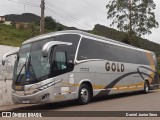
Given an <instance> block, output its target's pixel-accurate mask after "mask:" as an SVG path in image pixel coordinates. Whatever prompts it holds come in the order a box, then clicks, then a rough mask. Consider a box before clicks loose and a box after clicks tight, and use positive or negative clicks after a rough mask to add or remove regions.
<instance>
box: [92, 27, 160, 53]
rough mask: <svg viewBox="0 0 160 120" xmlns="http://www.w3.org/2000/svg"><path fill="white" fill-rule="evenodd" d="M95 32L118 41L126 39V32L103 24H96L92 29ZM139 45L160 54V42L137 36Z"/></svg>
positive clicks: (137, 44)
mask: <svg viewBox="0 0 160 120" xmlns="http://www.w3.org/2000/svg"><path fill="white" fill-rule="evenodd" d="M90 32H91V33H93V34H96V35H100V36H104V37H107V38H110V39H114V40H117V41H121V42H122V41H123V40H124V39H125V36H126V34H125V33H123V32H120V31H117V30H115V29H112V28H109V27H105V26H102V25H99V24H97V25H95V27H94V28H93V30H92V31H90ZM133 45H134V44H133ZM134 46H137V47H140V48H142V49H146V50H149V51H153V52H155V53H156V54H157V55H158V56H160V44H157V43H154V42H151V41H149V40H147V39H143V38H139V37H137V38H136V45H134Z"/></svg>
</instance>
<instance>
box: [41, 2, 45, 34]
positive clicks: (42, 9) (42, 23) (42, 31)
mask: <svg viewBox="0 0 160 120" xmlns="http://www.w3.org/2000/svg"><path fill="white" fill-rule="evenodd" d="M44 4H45V2H44V0H41V5H40V7H41V21H40V33H41V34H44V32H45V28H44V26H45V25H44V24H45V23H44V9H45V5H44Z"/></svg>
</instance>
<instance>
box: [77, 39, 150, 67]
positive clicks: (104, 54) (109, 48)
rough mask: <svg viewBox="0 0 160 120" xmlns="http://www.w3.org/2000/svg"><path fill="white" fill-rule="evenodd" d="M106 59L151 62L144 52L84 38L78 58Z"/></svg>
mask: <svg viewBox="0 0 160 120" xmlns="http://www.w3.org/2000/svg"><path fill="white" fill-rule="evenodd" d="M85 59H105V60H109V61H118V62H126V63H135V64H149V63H148V60H147V58H146V56H145V53H144V52H141V51H136V50H132V49H128V48H124V47H120V46H115V45H111V44H108V43H103V42H98V41H94V40H91V39H87V38H83V39H82V41H81V43H80V47H79V51H78V56H77V60H85Z"/></svg>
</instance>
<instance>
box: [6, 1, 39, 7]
mask: <svg viewBox="0 0 160 120" xmlns="http://www.w3.org/2000/svg"><path fill="white" fill-rule="evenodd" d="M8 1H11V2H15V3H20V4H25V5H29V6H33V7H39V6H38V5H36V4H31V3H29V2H22V1H15V0H8Z"/></svg>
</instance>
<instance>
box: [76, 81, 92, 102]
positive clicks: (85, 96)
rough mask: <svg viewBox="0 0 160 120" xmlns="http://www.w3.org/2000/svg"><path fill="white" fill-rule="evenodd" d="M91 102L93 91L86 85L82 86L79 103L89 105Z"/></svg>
mask: <svg viewBox="0 0 160 120" xmlns="http://www.w3.org/2000/svg"><path fill="white" fill-rule="evenodd" d="M90 100H91V90H90V88H89V87H88V85H86V84H82V85H81V86H80V88H79V96H78V102H79V104H81V105H85V104H88V103H89V102H90Z"/></svg>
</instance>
